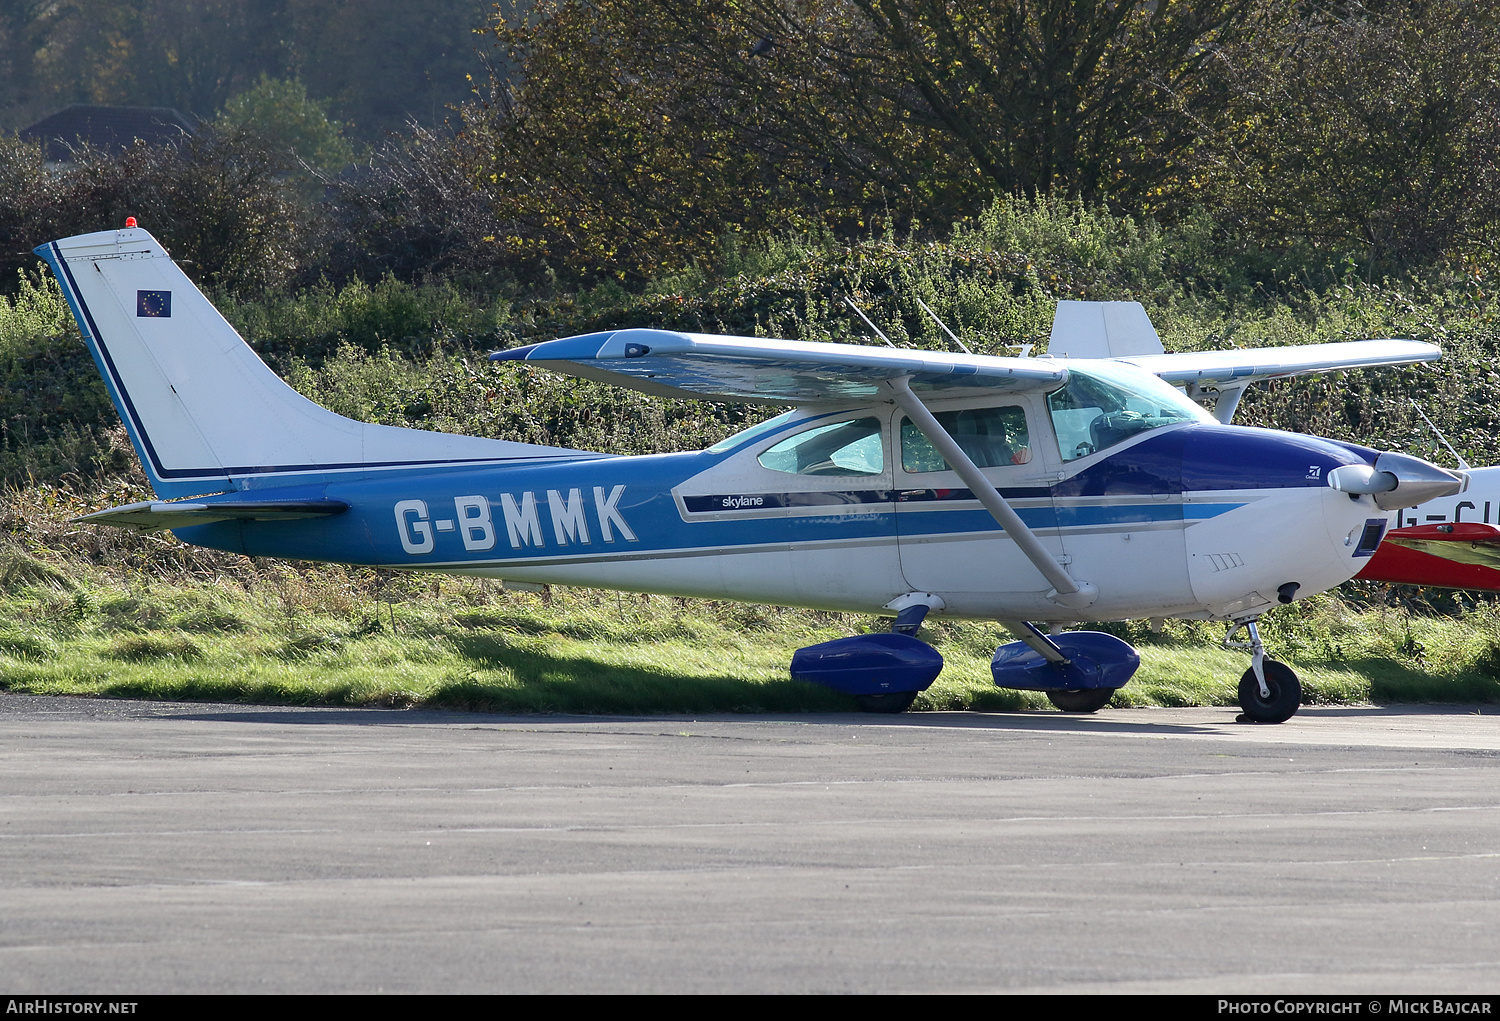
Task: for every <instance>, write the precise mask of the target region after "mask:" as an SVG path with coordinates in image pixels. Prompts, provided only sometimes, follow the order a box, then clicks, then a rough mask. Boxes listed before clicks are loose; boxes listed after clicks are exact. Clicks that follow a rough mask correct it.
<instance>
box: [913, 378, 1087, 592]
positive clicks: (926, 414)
mask: <svg viewBox="0 0 1500 1021" xmlns="http://www.w3.org/2000/svg"><path fill="white" fill-rule="evenodd" d="M885 386H886V388H887V389H888V390H890V392H891V396H893V397H894V398H895V399H896V403H897V404H898V405H899V406H900V407H901V410H902V411H904V412H906V415H907V417H908V418H910V419H911V420H912V421H913V422H915V423H916V425H917V428H918V429H920V430H921V431H922V435H923V436H925V437H927V442H928V443H931V444H932V448H933V449H934V450H936V451H937V452H938V453H939V454H941V455H942V457H943V460H945V461H947V462H948V464H949V465H950V466H951V467H952V468H953V470H954V471H956V472H957V473H958V477H959V478H960V479H962V480H963V483H964V485H966V486H968V487H969V491H970V492H971V493H973V494H974V498H975V499H977V500H978V501H979V502H980V503H981V504H983V505H984V509H985V510H987V511H989V512H990V516H991V517H993V518H994V519H995V521H997V522H998V523H999V525H1000V527H1001V528H1003V529H1005V533H1006V534H1007V535H1009V536H1010V537H1011V538H1012V539H1013V540H1015V543H1016V545H1017V546H1019V547H1020V549H1021V552H1022V553H1024V554H1026V559H1028V560H1030V561H1031V562H1032V563H1033V564H1035V565H1036V569H1037V570H1038V571H1041V572H1042V577H1044V578H1046V579H1047V581H1049V582H1051V584H1052V591H1051V592H1048V593H1047V598H1048V599H1050V600H1052V601H1053V602H1054V603H1058V604H1060V605H1062V606H1066V607H1069V608H1070V609H1075V610H1081V609H1083V608H1084V607H1085V606H1088V605H1089V604H1091V603H1092V602H1093V601H1094V600H1095V598H1097V597H1098V595H1099V590H1098V588H1097V587H1095V586H1093V585H1090V584H1088V583H1087V582H1078V581H1075V580H1074V579H1073V576H1072V575H1071V574H1069V573H1068V570H1067V568H1065V567H1063V565H1062V564H1060V563H1058V561H1057V558H1056V557H1054V556H1053V555H1052V554H1051V553H1049V552H1048V551H1047V547H1045V546H1043V545H1042V541H1041V540H1040V539H1038V538H1037V537H1036V533H1035V532H1033V531H1032V530H1031V529H1030V528H1027V527H1026V523H1025V522H1024V521H1022V520H1021V516H1020V515H1019V514H1017V513H1016V512H1015V510H1014V509H1012V508H1011V505H1010V504H1008V503H1006V501H1005V497H1003V496H1001V495H1000V491H999V490H998V489H996V488H995V487H994V486H992V485H991V484H990V480H989V479H987V478H985V477H984V473H983V472H982V471H980V470H979V466H978V465H976V464H975V463H974V462H973V461H972V460H971V459H970V458H969V455H968V454H966V453H964V451H963V448H962V447H960V446H959V445H958V442H957V441H956V440H954V439H953V437H952V436H950V435H948V430H946V429H944V428H943V427H942V425H941V424H940V423H939V422H938V420H937V419H936V418H934V417H933V414H932V412H930V411H928V410H927V405H925V404H923V403H922V401H921V399H920V398H918V397H917V395H916V394H914V393H912V391H911V384H910V382H909V377H907V376H897V377H895V378H894V379H888V380H886V381H885Z"/></svg>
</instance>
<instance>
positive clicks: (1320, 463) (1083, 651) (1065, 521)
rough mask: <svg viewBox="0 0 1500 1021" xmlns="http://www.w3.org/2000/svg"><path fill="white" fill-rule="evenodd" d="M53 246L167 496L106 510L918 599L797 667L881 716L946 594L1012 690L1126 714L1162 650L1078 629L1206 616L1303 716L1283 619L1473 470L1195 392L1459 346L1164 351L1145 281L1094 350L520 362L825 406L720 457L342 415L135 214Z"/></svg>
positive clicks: (1249, 679) (628, 581)
mask: <svg viewBox="0 0 1500 1021" xmlns="http://www.w3.org/2000/svg"><path fill="white" fill-rule="evenodd" d="M37 253H38V254H39V255H41V256H42V257H43V258H44V259H46V261H47V262H48V263H49V264H50V266H51V267H52V271H53V273H54V274H55V275H56V277H57V279H58V281H59V282H60V284H61V286H62V289H63V292H64V294H65V295H66V296H67V300H68V302H69V304H70V306H71V308H72V310H73V314H74V316H75V317H76V318H77V321H78V324H79V328H80V330H81V331H82V333H83V336H84V339H85V340H86V342H87V343H88V345H89V348H90V350H91V351H92V352H93V356H94V359H95V361H96V362H97V364H98V367H99V371H100V372H101V374H102V375H103V377H104V382H105V385H106V387H107V388H108V391H109V394H110V397H111V398H112V399H113V401H114V403H115V406H116V407H117V408H118V410H119V413H120V417H121V419H122V420H123V421H124V423H125V427H126V429H127V430H128V432H129V434H130V438H131V441H132V442H133V443H134V445H135V449H136V452H137V453H138V455H139V456H140V459H141V463H142V465H143V466H144V468H145V471H146V474H147V477H148V478H149V480H150V483H151V486H152V489H153V491H154V492H155V494H156V495H157V497H158V498H159V499H157V500H153V501H146V502H142V503H134V504H130V505H127V506H121V507H114V508H111V509H109V510H104V511H100V512H98V513H95V514H90V515H87V516H86V517H84V518H82V519H80V520H83V521H88V522H93V523H97V524H105V525H115V526H120V527H125V528H132V529H139V530H151V529H170V530H171V531H172V532H173V533H174V534H175V535H176V536H177V537H178V538H179V539H182V540H183V541H185V542H189V543H193V544H196V545H200V546H206V547H211V548H214V549H222V550H229V551H233V552H237V553H245V554H249V555H254V556H268V557H291V558H297V559H302V560H317V561H330V562H339V563H347V564H362V565H370V566H374V567H382V568H393V569H399V570H424V571H441V572H447V573H452V574H463V575H478V576H486V577H498V578H504V579H509V580H512V581H515V582H524V583H554V584H566V585H584V586H597V587H603V588H613V589H623V590H627V591H640V592H657V593H666V594H671V595H678V596H705V597H712V598H718V599H735V600H745V601H751V602H761V603H776V604H782V605H792V606H807V607H818V608H824V609H830V610H845V611H855V612H863V613H872V614H884V615H893V616H894V617H895V623H894V626H893V628H892V630H891V631H890V632H886V633H877V634H867V635H859V636H855V637H852V638H846V639H841V640H838V641H835V642H828V643H824V644H822V645H817V646H812V647H810V648H806V649H802V650H799V651H798V653H797V654H796V656H794V658H793V661H792V664H791V672H792V676H793V677H796V678H798V679H801V680H805V681H809V682H812V683H817V684H823V685H827V686H830V687H833V688H835V689H838V690H841V691H844V692H847V693H849V694H851V695H853V696H855V697H856V698H857V699H858V701H859V704H860V705H861V706H862V707H863V708H865V709H868V710H872V711H886V712H893V711H901V710H903V709H905V708H907V707H908V706H909V705H910V704H911V702H912V700H913V699H914V698H915V696H916V694H917V693H918V692H920V691H922V690H924V689H925V688H926V687H927V686H928V685H930V684H931V683H932V681H933V680H934V679H935V678H936V677H937V675H938V673H939V671H940V670H941V669H942V657H941V655H939V654H938V652H937V651H936V650H935V649H933V648H932V647H931V646H930V645H927V644H926V643H924V642H922V641H921V640H920V639H918V638H917V637H915V632H916V631H917V628H918V626H919V624H920V623H921V621H922V620H923V618H924V617H925V616H926V615H927V614H929V613H932V614H936V615H942V616H952V617H964V618H979V619H989V620H996V621H1000V622H1003V623H1005V624H1006V625H1007V626H1008V627H1009V628H1010V629H1011V630H1012V631H1013V632H1014V633H1015V634H1016V635H1017V637H1018V639H1019V640H1018V641H1016V642H1012V643H1009V644H1006V645H1002V646H1000V648H999V649H998V650H997V651H996V654H995V657H994V661H993V664H992V672H993V676H994V680H995V683H996V684H997V685H999V686H1001V687H1009V688H1024V689H1031V690H1039V691H1044V692H1046V693H1047V695H1048V697H1049V698H1050V699H1051V700H1052V701H1053V703H1054V704H1056V705H1057V706H1058V707H1059V708H1061V709H1064V710H1065V711H1073V712H1092V711H1094V710H1096V709H1098V708H1100V707H1101V706H1103V705H1104V704H1105V703H1106V702H1107V701H1108V700H1109V698H1110V696H1111V695H1112V694H1113V692H1114V691H1115V689H1117V688H1119V687H1120V686H1121V685H1123V684H1125V683H1126V682H1127V681H1128V680H1129V679H1130V677H1131V675H1132V674H1133V673H1134V671H1135V669H1136V667H1137V666H1138V664H1139V658H1138V656H1137V654H1136V652H1135V650H1134V649H1133V648H1131V646H1130V645H1129V644H1127V643H1126V642H1123V641H1121V640H1120V639H1118V638H1115V637H1112V636H1110V635H1108V634H1105V633H1102V632H1091V631H1064V632H1061V633H1052V634H1049V633H1048V632H1049V631H1053V632H1056V631H1057V629H1058V627H1059V626H1060V625H1065V624H1069V623H1074V622H1078V621H1082V620H1101V621H1108V620H1124V619H1131V618H1142V617H1178V618H1191V619H1200V620H1214V621H1221V622H1225V623H1226V624H1227V625H1228V626H1229V636H1228V637H1233V635H1234V634H1236V633H1237V632H1238V631H1239V630H1244V631H1246V632H1247V633H1248V637H1249V641H1248V642H1247V643H1241V644H1242V645H1243V646H1244V647H1246V648H1248V649H1249V650H1250V652H1251V667H1250V669H1248V670H1246V671H1245V674H1244V677H1243V678H1242V679H1241V683H1240V700H1241V703H1242V705H1243V707H1244V710H1245V714H1246V716H1247V717H1248V718H1249V719H1251V720H1255V721H1264V722H1281V721H1283V720H1286V719H1288V718H1289V717H1290V716H1291V715H1292V714H1293V713H1295V712H1296V709H1297V706H1298V704H1299V702H1300V698H1301V686H1300V684H1299V682H1298V680H1297V678H1296V676H1295V674H1294V673H1293V672H1292V671H1291V670H1290V669H1288V668H1287V667H1285V666H1284V665H1282V664H1279V663H1276V662H1275V661H1274V660H1270V659H1267V658H1266V657H1265V653H1264V647H1263V645H1262V643H1261V641H1260V637H1259V632H1258V630H1257V628H1256V621H1257V619H1258V618H1259V616H1260V615H1261V614H1263V613H1264V612H1265V611H1267V610H1268V609H1270V608H1272V607H1274V606H1275V605H1276V604H1277V603H1278V602H1282V603H1286V602H1291V601H1292V600H1293V599H1296V598H1300V597H1303V596H1306V595H1310V594H1312V593H1316V592H1321V591H1323V590H1325V589H1327V588H1330V587H1332V586H1334V585H1338V584H1339V583H1341V582H1343V581H1345V580H1347V579H1348V578H1350V577H1352V576H1353V575H1354V574H1355V573H1356V572H1358V571H1359V569H1360V568H1361V567H1362V566H1363V565H1364V563H1365V561H1366V558H1368V557H1369V556H1370V555H1371V554H1372V553H1373V552H1374V551H1375V548H1376V547H1377V546H1378V545H1379V543H1380V540H1381V537H1382V536H1383V535H1384V534H1385V531H1386V528H1387V526H1388V525H1389V523H1390V518H1391V514H1392V512H1393V511H1394V510H1395V509H1397V508H1399V507H1407V506H1413V505H1415V504H1418V503H1422V502H1424V501H1426V500H1430V499H1433V498H1436V497H1440V496H1444V495H1447V494H1452V493H1457V492H1459V491H1461V489H1462V488H1463V486H1464V484H1465V477H1464V476H1463V475H1462V474H1461V473H1454V472H1449V471H1445V470H1444V469H1442V468H1439V467H1437V466H1436V465H1432V464H1429V463H1428V462H1426V461H1421V460H1418V459H1416V458H1412V457H1408V456H1405V455H1401V454H1395V453H1389V452H1387V453H1381V452H1378V451H1374V450H1370V449H1367V448H1364V447H1360V446H1355V445H1352V444H1347V443H1340V442H1334V441H1331V440H1324V439H1318V438H1316V437H1310V436H1301V435H1295V434H1290V433H1283V432H1275V431H1270V430H1264V429H1251V428H1246V427H1241V426H1233V425H1226V424H1222V423H1221V422H1219V421H1216V420H1215V419H1214V418H1213V417H1212V416H1211V415H1209V414H1208V413H1207V412H1206V411H1204V410H1203V409H1202V407H1200V406H1199V404H1197V403H1195V401H1194V400H1192V399H1190V398H1189V397H1188V396H1187V395H1185V394H1184V393H1183V392H1181V391H1179V390H1177V389H1175V388H1174V386H1172V385H1168V384H1169V383H1172V384H1177V385H1181V386H1183V387H1191V388H1197V389H1199V390H1200V391H1207V390H1208V389H1210V388H1213V387H1217V388H1218V389H1219V392H1220V394H1221V403H1222V394H1224V393H1225V392H1226V391H1233V390H1234V389H1235V388H1236V387H1242V386H1243V385H1244V384H1247V383H1249V382H1252V381H1254V380H1256V379H1263V378H1269V377H1273V376H1284V375H1292V374H1296V373H1299V372H1314V371H1326V370H1330V369H1338V368H1353V367H1358V366H1365V365H1377V364H1396V363H1409V362H1413V361H1421V360H1426V359H1431V358H1436V357H1437V356H1438V351H1437V349H1436V348H1434V347H1432V346H1431V345H1427V344H1419V343H1414V342H1411V341H1365V342H1357V343H1353V344H1334V345H1318V346H1314V347H1305V348H1280V349H1268V350H1259V351H1255V350H1251V351H1231V352H1212V353H1208V354H1176V355H1169V354H1162V353H1154V352H1152V351H1150V350H1146V351H1141V352H1138V353H1132V351H1131V350H1129V349H1130V348H1131V347H1133V346H1135V345H1134V341H1135V340H1139V339H1140V338H1141V337H1144V336H1145V333H1144V331H1149V330H1150V324H1149V321H1146V319H1145V313H1144V312H1143V311H1142V310H1141V309H1140V306H1139V305H1135V304H1133V303H1124V302H1116V303H1100V304H1095V303H1064V305H1063V306H1062V309H1061V312H1060V315H1059V319H1058V325H1057V326H1055V327H1054V337H1053V342H1052V349H1053V352H1054V353H1058V352H1062V353H1067V354H1078V353H1079V352H1082V353H1083V354H1084V355H1085V356H1084V357H1072V358H1069V357H1044V358H1001V357H987V356H976V355H968V354H963V355H953V354H943V353H936V352H931V351H918V350H903V349H890V348H879V347H867V346H859V345H848V344H827V343H802V342H796V341H787V340H768V339H762V338H749V337H719V336H703V335H695V334H686V333H676V332H671V331H665V330H650V329H627V330H615V331H609V332H604V333H596V334H590V335H587V336H581V337H569V338H564V339H561V340H553V341H548V342H545V343H540V344H533V345H529V346H527V347H521V348H517V349H514V350H510V351H503V352H499V353H497V354H495V355H493V356H492V357H493V358H494V359H497V360H500V361H525V362H527V363H529V364H532V365H540V366H545V367H548V368H552V369H556V370H559V371H562V372H567V373H571V374H573V375H576V376H581V377H584V378H587V379H593V380H602V381H607V382H611V383H616V384H619V385H622V386H629V387H633V388H635V389H637V390H642V391H645V392H646V393H650V394H658V395H662V396H672V397H696V398H704V399H710V400H716V401H750V402H761V403H766V404H776V405H792V406H794V410H792V411H789V412H787V413H785V414H782V415H779V416H777V417H775V418H772V419H770V420H769V421H766V422H763V423H761V424H759V425H757V426H754V427H753V428H751V429H748V430H746V431H744V432H742V433H740V434H738V435H736V436H732V437H730V438H729V439H726V440H724V441H723V442H720V443H717V444H715V445H714V446H712V447H710V448H708V449H707V450H701V451H694V452H689V453H676V454H656V455H649V456H643V457H615V456H609V455H604V454H599V453H591V452H587V451H581V450H570V449H565V448H558V447H546V446H535V445H528V444H522V443H514V442H507V441H503V440H491V439H482V438H479V437H471V436H459V435H451V434H444V433H434V432H425V431H420V430H415V429H401V428H394V427H390V426H382V425H372V424H368V423H363V422H356V421H352V420H350V419H347V418H343V417H341V416H338V415H335V414H334V413H332V412H330V411H328V410H326V409H324V408H322V407H319V406H317V405H316V404H314V403H312V402H311V401H309V400H307V399H306V398H304V397H302V396H301V395H300V394H298V393H297V392H296V391H294V390H293V389H292V388H291V387H289V386H288V385H286V383H284V382H283V381H282V380H281V379H280V378H278V377H277V376H276V375H275V373H273V372H272V371H271V370H270V369H269V368H268V367H267V366H266V365H265V364H264V363H263V362H262V361H261V360H260V359H259V358H258V357H257V356H256V355H255V353H254V352H253V351H252V350H251V349H250V347H249V346H248V345H246V344H245V342H244V341H243V340H242V339H241V338H240V336H239V335H238V334H237V333H236V332H235V330H234V329H233V327H231V326H230V325H229V323H228V322H226V321H225V320H224V318H223V317H222V316H220V315H219V313H218V312H217V311H216V310H215V309H214V308H213V306H212V305H211V304H210V303H209V301H208V300H207V299H206V298H205V297H204V296H203V294H202V293H201V292H200V291H199V290H198V289H197V288H196V287H195V286H194V285H193V284H192V282H191V281H190V280H189V279H188V278H187V276H185V275H184V274H183V273H182V271H181V270H180V269H179V268H178V267H177V266H176V265H175V264H174V263H173V262H172V260H171V258H170V257H169V256H168V255H167V253H166V251H165V250H164V249H163V248H162V246H161V245H160V244H159V243H157V241H156V240H155V239H154V238H153V237H152V236H151V235H150V234H149V233H147V232H146V231H145V230H142V229H139V228H137V227H135V226H134V224H133V223H129V224H128V225H127V227H126V228H125V229H123V230H110V231H103V232H99V233H94V234H85V235H81V236H78V237H71V238H65V239H62V240H59V241H54V242H51V243H50V244H46V245H43V246H41V247H39V248H38V249H37ZM1143 324H1144V325H1143ZM1150 336H1151V337H1154V336H1155V334H1154V331H1152V332H1151V334H1150ZM1157 348H1158V351H1159V343H1158V345H1157ZM1132 361H1138V362H1142V363H1146V366H1145V367H1144V368H1143V367H1142V366H1141V365H1137V364H1132ZM1148 370H1149V371H1148ZM1164 380H1165V382H1164ZM1221 417H1222V413H1221ZM1049 625H1050V627H1049ZM1228 637H1227V638H1226V641H1227V640H1228Z"/></svg>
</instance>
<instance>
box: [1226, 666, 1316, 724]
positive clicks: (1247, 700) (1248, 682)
mask: <svg viewBox="0 0 1500 1021" xmlns="http://www.w3.org/2000/svg"><path fill="white" fill-rule="evenodd" d="M1262 667H1263V668H1264V670H1265V672H1266V687H1267V688H1269V689H1270V691H1271V693H1270V695H1269V696H1268V697H1266V698H1262V697H1261V694H1260V682H1259V681H1257V680H1256V679H1255V670H1254V669H1250V670H1246V671H1245V675H1244V676H1243V677H1241V678H1240V708H1242V709H1244V710H1245V716H1246V717H1248V718H1249V719H1250V720H1251V721H1252V722H1254V723H1285V722H1286V721H1287V720H1289V719H1291V718H1292V715H1293V714H1294V713H1296V711H1297V707H1298V706H1299V705H1301V704H1302V682H1301V681H1299V680H1297V675H1296V674H1294V673H1292V668H1291V667H1289V666H1287V665H1286V664H1285V663H1278V662H1277V661H1276V660H1274V659H1268V660H1265V661H1263V663H1262Z"/></svg>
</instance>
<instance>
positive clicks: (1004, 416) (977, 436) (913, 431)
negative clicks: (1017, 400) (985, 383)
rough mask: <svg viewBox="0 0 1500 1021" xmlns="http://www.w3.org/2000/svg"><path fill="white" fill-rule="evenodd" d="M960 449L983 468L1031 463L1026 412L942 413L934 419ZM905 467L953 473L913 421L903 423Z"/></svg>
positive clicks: (1017, 408)
mask: <svg viewBox="0 0 1500 1021" xmlns="http://www.w3.org/2000/svg"><path fill="white" fill-rule="evenodd" d="M933 417H934V418H936V419H937V420H938V424H939V425H941V426H942V427H943V428H944V429H946V430H947V431H948V435H949V436H952V437H953V440H954V442H955V443H957V444H958V448H959V449H960V450H962V451H963V452H964V453H965V454H968V455H969V459H970V460H971V461H973V462H974V463H975V464H976V465H978V466H979V467H981V468H995V467H998V466H1000V465H1008V464H1027V463H1028V462H1030V461H1031V434H1030V433H1029V432H1028V431H1027V429H1026V412H1025V410H1024V409H1022V408H1021V407H1020V406H1018V405H1014V404H1013V405H1009V406H1007V407H1003V408H970V409H966V410H964V411H940V412H938V413H937V414H936V415H934V416H933ZM901 467H902V468H904V469H906V471H907V472H908V473H910V474H913V475H916V474H920V473H922V472H940V471H952V470H953V469H952V466H950V465H949V464H948V462H947V461H945V460H943V458H942V457H941V456H940V455H939V454H938V452H937V451H936V450H934V449H933V448H932V444H931V443H928V442H927V437H925V436H923V435H922V431H921V430H920V429H918V428H917V427H916V425H915V424H913V422H912V420H911V419H909V418H903V419H902V420H901Z"/></svg>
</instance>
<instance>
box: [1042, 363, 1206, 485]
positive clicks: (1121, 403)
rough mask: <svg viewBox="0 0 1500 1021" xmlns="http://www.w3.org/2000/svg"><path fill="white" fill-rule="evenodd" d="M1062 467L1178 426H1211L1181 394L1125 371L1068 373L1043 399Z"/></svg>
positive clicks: (1148, 376) (1140, 374) (1144, 375)
mask: <svg viewBox="0 0 1500 1021" xmlns="http://www.w3.org/2000/svg"><path fill="white" fill-rule="evenodd" d="M1047 408H1048V410H1049V411H1050V412H1051V413H1052V424H1053V426H1054V428H1056V429H1057V445H1058V447H1059V448H1061V450H1062V457H1063V460H1064V461H1072V460H1076V459H1077V458H1080V457H1087V456H1088V455H1089V454H1092V453H1094V451H1096V450H1104V449H1105V448H1107V447H1112V446H1114V445H1115V444H1117V443H1123V442H1124V441H1125V440H1128V439H1129V438H1130V437H1132V436H1135V435H1136V434H1137V433H1142V432H1145V431H1147V430H1149V429H1159V428H1161V427H1162V426H1165V425H1175V424H1176V423H1178V422H1201V421H1212V419H1211V418H1210V416H1209V415H1208V413H1207V412H1206V411H1204V410H1203V409H1202V408H1200V407H1198V405H1196V404H1194V403H1193V402H1192V401H1190V400H1188V398H1187V397H1185V396H1184V395H1183V394H1182V393H1180V392H1179V391H1177V390H1175V389H1173V388H1172V387H1171V386H1168V385H1167V384H1166V383H1163V382H1162V381H1161V380H1160V379H1158V378H1157V377H1155V376H1153V375H1151V374H1149V373H1146V372H1145V371H1143V370H1133V369H1131V368H1130V367H1127V366H1112V367H1110V368H1109V369H1105V368H1103V367H1098V368H1091V369H1089V370H1088V371H1082V370H1079V369H1076V368H1073V367H1072V366H1069V367H1068V382H1067V384H1066V385H1065V386H1063V388H1062V389H1060V390H1054V391H1053V392H1052V393H1050V394H1048V395H1047Z"/></svg>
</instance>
